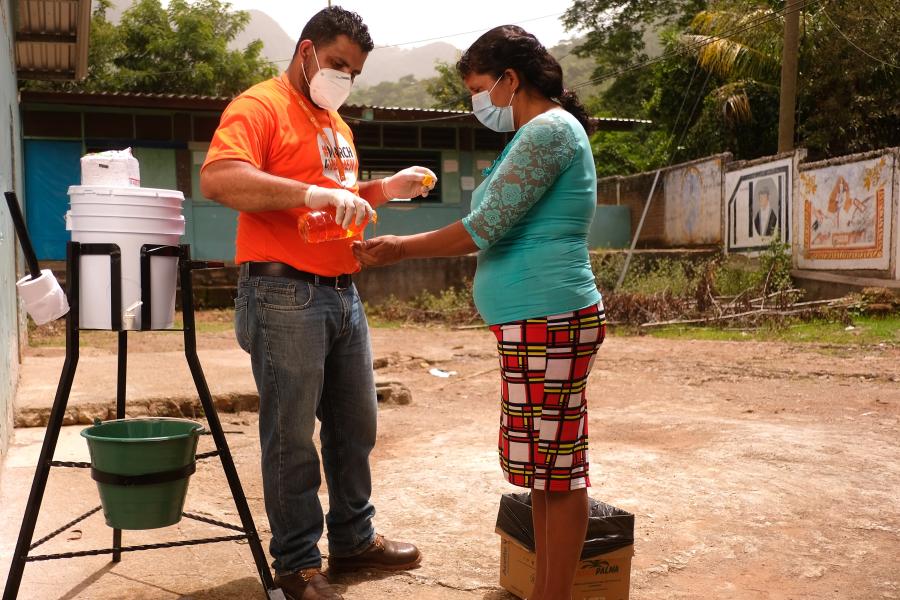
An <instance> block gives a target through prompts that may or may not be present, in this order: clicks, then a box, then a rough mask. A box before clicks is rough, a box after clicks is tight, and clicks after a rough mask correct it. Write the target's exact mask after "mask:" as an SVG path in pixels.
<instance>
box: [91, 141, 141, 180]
mask: <svg viewBox="0 0 900 600" xmlns="http://www.w3.org/2000/svg"><path fill="white" fill-rule="evenodd" d="M81 185H103V186H111V187H128V186H133V187H140V185H141V170H140V165H139V164H138V161H137V159H136V158H135V157H134V156H132V154H131V148H126V149H125V150H107V151H106V152H96V153H94V154H86V155H84V156H82V157H81Z"/></svg>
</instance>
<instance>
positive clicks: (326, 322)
mask: <svg viewBox="0 0 900 600" xmlns="http://www.w3.org/2000/svg"><path fill="white" fill-rule="evenodd" d="M247 271H248V269H247V265H246V264H245V265H243V266H242V267H241V274H240V279H239V281H238V295H237V298H236V299H235V319H234V325H235V334H236V336H237V340H238V343H239V344H240V346H241V348H243V349H244V350H246V351H247V352H249V353H250V357H251V364H252V366H253V377H254V378H255V379H256V387H257V389H258V391H259V436H260V444H261V446H262V479H263V494H264V497H265V504H266V513H267V514H268V517H269V525H270V526H271V528H272V542H271V544H270V546H269V551H270V553H271V554H272V556H273V558H274V559H275V562H274V563H273V565H274V567H275V570H276V572H277V573H279V574H282V575H284V574H287V573H293V572H296V571H297V570H299V569H306V568H310V567H318V566H320V565H321V564H322V556H321V554H320V552H319V549H318V546H317V543H318V541H319V539H320V538H321V537H322V531H323V526H324V523H323V514H322V505H321V503H320V502H319V496H318V491H319V486H320V485H321V477H320V474H319V473H320V471H319V455H318V453H317V451H316V447H315V445H314V444H313V433H314V429H315V423H316V419H317V418H318V419H319V421H320V422H321V430H320V435H319V438H320V441H321V446H322V464H323V465H324V471H325V479H326V482H327V485H328V501H329V510H328V515H327V518H325V519H324V521H325V522H327V525H328V548H329V553H330V554H331V555H332V556H351V555H353V554H357V553H359V552H362V551H363V550H365V549H366V548H367V547H368V546H369V545H370V544H371V543H372V541H373V540H374V538H375V531H374V528H373V526H372V518H373V517H374V515H375V508H374V507H373V506H372V504H371V503H370V502H369V497H370V495H371V492H372V477H371V472H370V470H369V453H370V452H371V451H372V448H373V447H374V446H375V430H376V419H377V410H378V408H377V401H376V398H375V377H374V374H373V371H372V351H371V348H370V345H369V329H368V324H367V323H366V316H365V314H364V312H363V306H362V302H360V300H359V296H358V295H357V293H356V287H355V286H352V287H350V288H348V289H335V288H333V287H327V286H324V285H314V284H311V283H306V282H304V281H298V280H295V279H286V278H281V277H249V276H248V272H247Z"/></svg>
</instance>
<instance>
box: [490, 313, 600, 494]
mask: <svg viewBox="0 0 900 600" xmlns="http://www.w3.org/2000/svg"><path fill="white" fill-rule="evenodd" d="M491 331H493V332H494V335H495V336H497V350H498V352H499V354H500V373H501V393H500V400H501V415H500V447H499V449H500V465H501V467H502V468H503V473H504V474H505V476H506V479H507V480H508V481H509V482H510V483H512V484H514V485H518V486H522V487H527V488H533V489H536V490H547V491H567V490H575V489H579V488H585V487H589V486H590V485H591V482H590V478H589V477H588V421H587V399H586V396H585V389H586V387H587V379H588V375H590V372H591V367H593V365H594V357H595V356H596V354H597V350H598V348H599V347H600V344H602V343H603V339H604V337H605V336H606V313H605V311H604V309H603V303H602V302H600V303H598V304H596V305H594V306H590V307H588V308H584V309H582V310H577V311H573V312H568V313H564V314H560V315H552V316H549V317H543V318H538V319H528V320H525V321H516V322H514V323H505V324H503V325H493V326H492V327H491Z"/></svg>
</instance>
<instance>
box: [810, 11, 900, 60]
mask: <svg viewBox="0 0 900 600" xmlns="http://www.w3.org/2000/svg"><path fill="white" fill-rule="evenodd" d="M822 14H823V15H825V18H826V19H828V22H829V23H831V26H832V27H834V29H835V31H837V32H838V33H839V34H841V37H842V38H844V39H845V40H847V43H848V44H850V45H851V46H853V47H854V48H856V49H857V50H859V51H860V52H862V53H863V54H865V55H866V56H868V57H869V58H871V59H872V60H874V61H876V62H880V63H881V64H883V65H884V66H886V67H890V68H891V69H900V65H896V64H894V63H890V62H887V61H886V60H882V59H880V58H878V57H877V56H873V55H871V54H869V53H868V52H866V51H865V50H863V49H862V48H860V47H859V46H857V45H856V43H855V42H854V41H853V40H851V39H850V38H849V37H848V36H847V34H846V33H844V32H843V31H841V28H840V27H838V26H837V23H835V22H834V21H832V20H831V16H830V15H829V14H828V11H826V10H825V8H824V7H823V8H822Z"/></svg>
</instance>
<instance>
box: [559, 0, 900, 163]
mask: <svg viewBox="0 0 900 600" xmlns="http://www.w3.org/2000/svg"><path fill="white" fill-rule="evenodd" d="M648 2H649V0H637V1H636V2H631V3H628V4H629V5H630V8H624V7H622V6H619V5H617V6H618V9H620V10H622V12H621V13H620V14H618V16H615V15H614V16H613V17H609V18H606V19H605V20H604V19H603V18H599V17H598V16H597V15H596V14H593V13H588V14H584V15H581V16H579V15H578V13H577V12H574V11H575V10H576V9H577V8H579V7H582V8H585V7H587V8H590V7H594V9H595V10H596V9H597V8H598V7H599V8H604V9H605V10H608V9H610V8H614V7H613V3H611V2H610V1H609V0H607V1H605V2H575V3H574V4H573V9H570V11H569V12H568V13H567V15H566V18H567V24H569V25H570V26H574V25H580V26H587V27H591V26H592V24H594V23H596V27H597V29H598V30H597V31H596V32H594V34H593V35H592V34H590V33H589V34H588V36H587V40H588V41H591V40H593V45H592V44H585V45H583V46H582V47H581V48H579V50H578V51H580V52H583V53H586V54H589V55H592V56H594V58H595V60H596V61H597V64H598V72H599V73H603V72H605V73H609V72H610V70H611V69H615V68H621V65H625V64H629V63H631V62H632V61H634V60H638V59H640V58H643V57H644V56H645V54H643V53H642V52H641V50H640V49H641V46H640V44H638V42H637V41H636V39H637V34H636V32H638V31H640V26H637V25H632V24H630V23H628V22H627V20H628V19H627V18H625V17H623V15H627V14H628V10H629V9H631V10H634V11H640V10H642V7H643V8H646V9H647V12H645V13H644V14H647V15H656V18H657V19H660V20H659V21H658V22H667V23H670V26H669V27H668V28H667V29H663V30H662V34H661V40H662V42H663V44H664V48H665V50H666V52H665V55H664V57H663V60H661V61H660V62H657V63H654V64H650V65H648V66H646V67H642V68H637V69H633V70H630V71H628V72H627V73H626V74H624V75H621V76H619V77H616V78H615V79H614V80H613V81H612V82H611V83H607V85H606V86H605V87H604V88H602V90H601V92H600V93H599V94H598V97H597V98H595V100H594V102H593V106H594V108H595V110H596V111H597V113H598V114H606V115H615V116H636V117H645V118H649V119H651V120H653V122H654V127H656V128H658V129H659V130H661V131H663V132H665V135H666V136H668V138H669V139H668V146H669V147H670V148H671V151H665V152H662V153H660V152H659V151H658V150H659V147H660V146H659V144H649V145H648V139H649V138H648V136H650V134H648V133H647V132H638V133H634V134H622V135H619V136H617V138H618V139H614V138H613V137H610V136H600V137H599V138H595V150H596V151H597V152H598V156H597V158H598V169H600V170H601V172H603V171H602V169H603V165H602V161H603V159H604V157H606V158H607V159H609V160H610V163H609V164H610V168H611V169H617V168H620V167H621V168H623V169H628V168H630V167H631V166H635V167H636V166H638V165H641V164H644V165H653V164H654V163H655V162H657V160H658V159H660V158H662V157H667V156H671V157H672V160H674V161H681V160H688V159H691V158H697V157H700V156H704V155H707V154H711V153H716V152H721V151H731V152H732V153H733V154H734V155H735V156H736V157H738V158H754V157H757V156H762V155H766V154H772V153H774V152H775V151H776V149H777V130H778V95H779V85H780V70H781V44H782V29H783V23H784V21H783V17H782V16H781V15H780V11H781V10H782V9H783V6H784V5H783V3H781V2H775V1H774V0H718V1H713V2H710V3H709V6H707V7H703V9H702V10H695V11H694V12H693V13H691V12H689V11H687V10H686V9H687V8H689V7H690V6H691V5H690V3H687V2H676V1H675V0H672V1H671V2H662V3H649V4H650V5H652V6H644V5H645V4H648ZM893 4H894V0H870V2H866V3H830V4H827V5H823V4H821V3H811V4H810V5H808V6H806V7H805V8H804V10H803V11H802V12H801V46H800V75H799V90H800V91H799V98H798V128H797V138H798V144H799V145H801V146H804V147H806V148H808V149H809V152H810V156H811V157H813V158H821V157H825V156H835V155H839V154H845V153H849V152H857V151H864V150H872V149H876V148H880V147H886V146H896V145H898V144H900V91H898V87H897V85H896V80H897V77H898V75H900V36H897V35H896V34H895V32H896V31H897V30H898V29H900V11H896V10H895V9H894V8H893V6H892V5H893ZM678 6H680V7H681V9H682V10H684V11H685V12H681V13H678V14H669V16H668V18H666V17H665V16H664V15H663V13H664V12H665V11H664V10H662V9H666V10H671V9H672V8H673V7H678ZM651 9H652V10H651ZM654 11H655V12H654ZM660 11H662V12H660ZM631 14H632V15H634V14H637V13H634V12H632V13H631ZM661 15H663V16H661ZM875 40H877V44H876V43H874V41H875ZM604 42H605V43H606V45H605V46H603V45H602V43H604ZM626 42H627V43H626ZM632 42H633V43H632ZM604 69H606V70H605V71H604ZM595 74H596V73H595ZM695 104H696V106H697V110H696V111H694V108H693V107H694V105H695ZM651 137H655V136H651ZM629 143H631V144H635V145H637V146H638V147H639V148H641V151H642V152H643V153H644V155H645V156H642V155H638V156H635V155H634V153H629V152H627V151H626V149H625V148H624V146H626V145H627V144H629ZM641 159H643V160H641ZM663 160H665V159H663ZM650 168H652V166H651V167H650Z"/></svg>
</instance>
